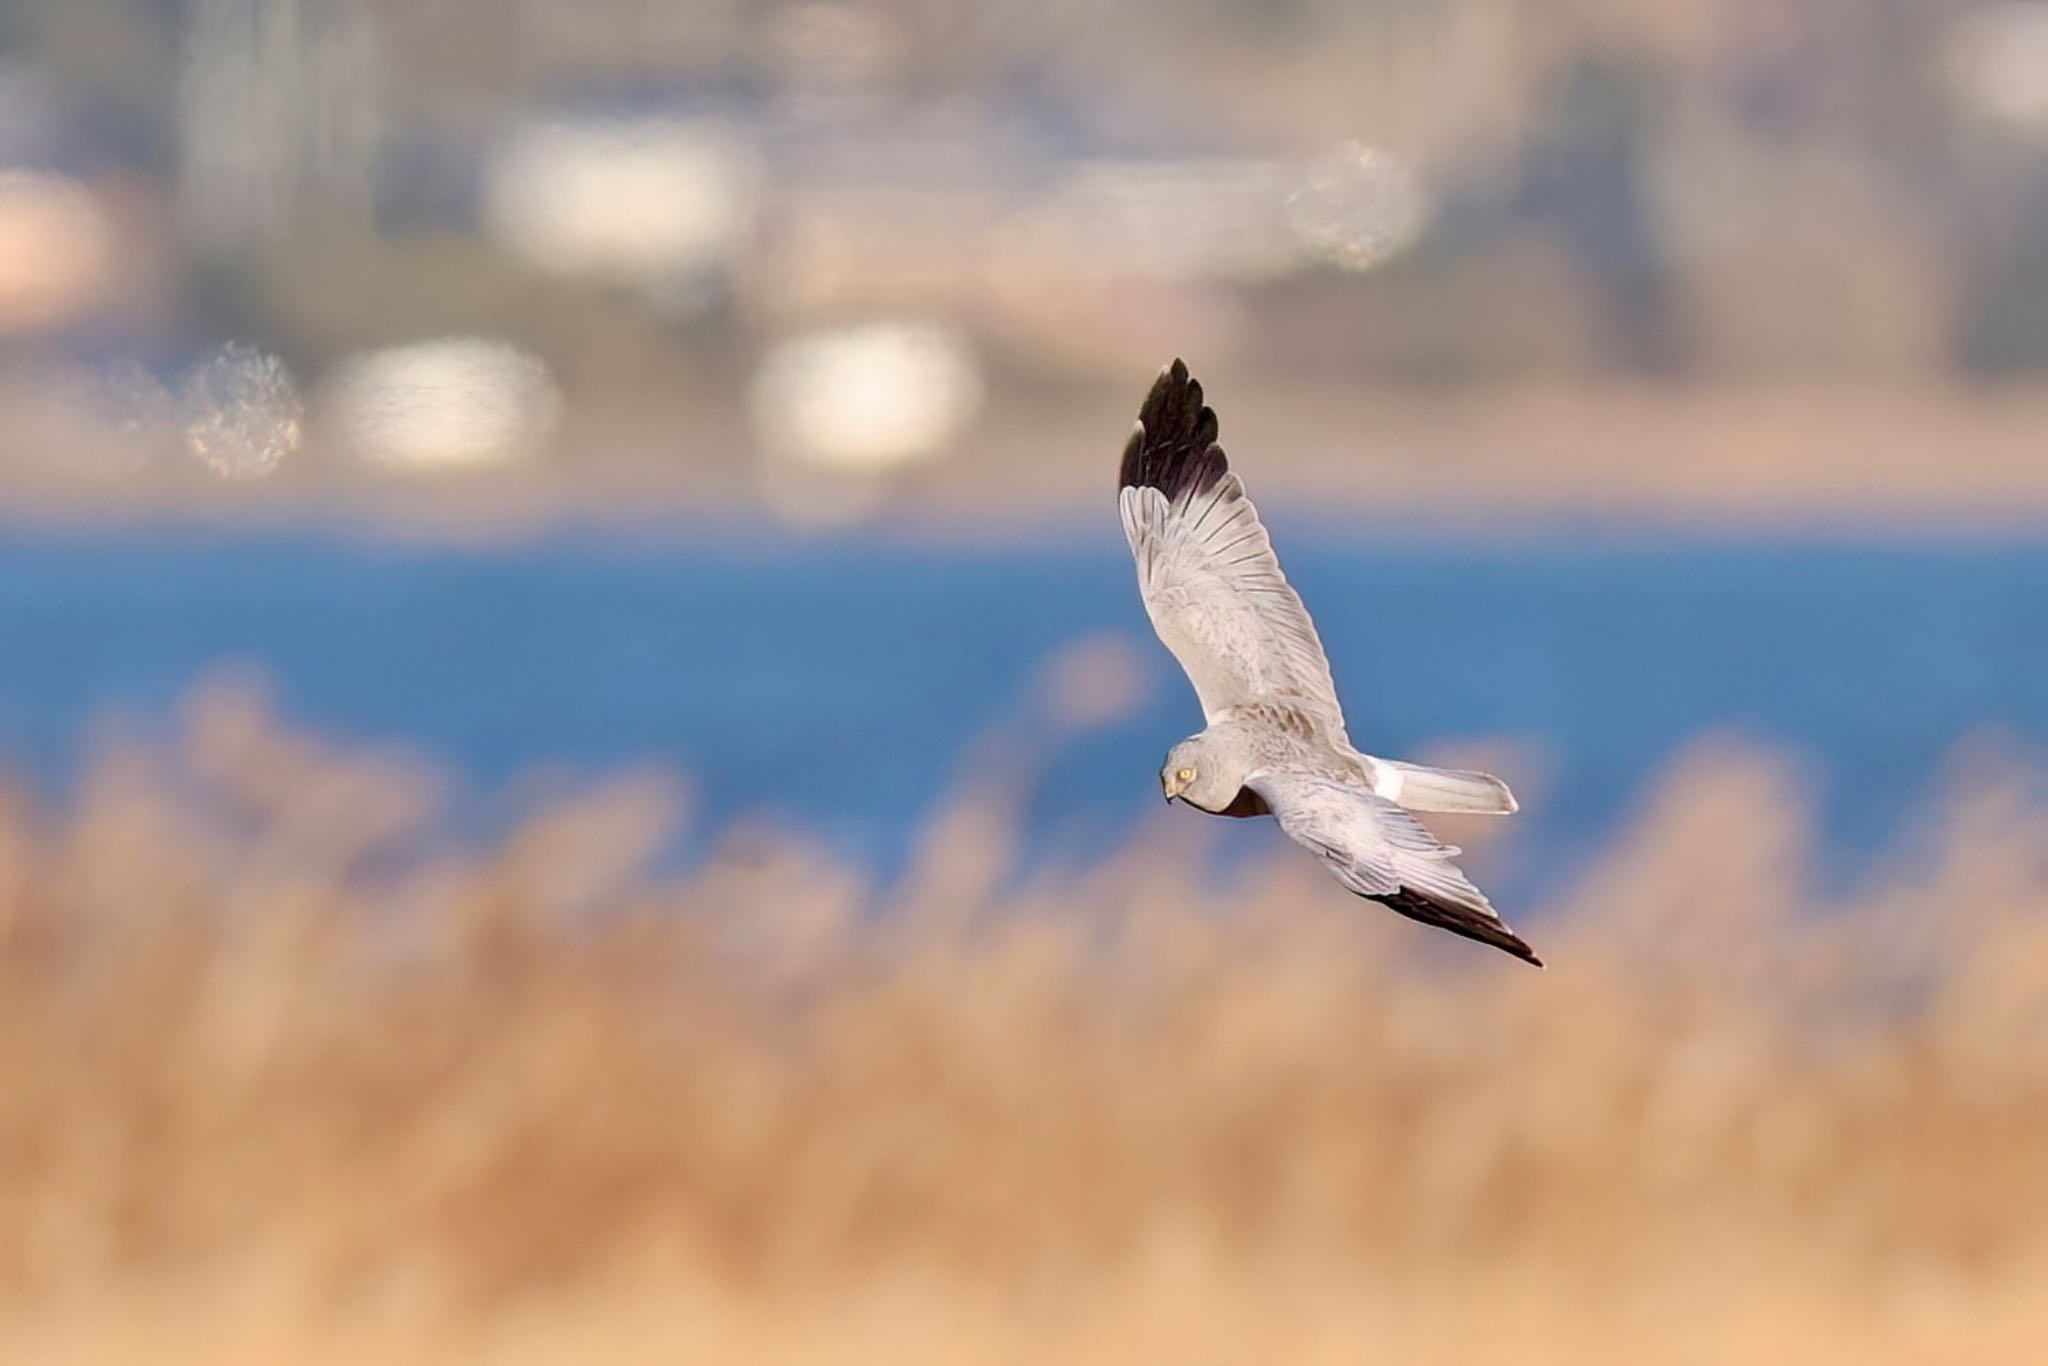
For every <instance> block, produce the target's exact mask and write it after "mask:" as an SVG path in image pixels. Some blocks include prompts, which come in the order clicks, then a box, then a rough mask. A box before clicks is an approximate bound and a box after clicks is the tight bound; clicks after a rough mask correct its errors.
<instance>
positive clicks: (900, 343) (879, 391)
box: [751, 323, 982, 521]
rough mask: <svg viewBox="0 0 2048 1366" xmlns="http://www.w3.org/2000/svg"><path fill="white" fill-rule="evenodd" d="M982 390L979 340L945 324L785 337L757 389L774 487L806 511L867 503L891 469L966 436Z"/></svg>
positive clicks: (788, 506) (766, 476) (847, 512)
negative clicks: (974, 344) (974, 345)
mask: <svg viewBox="0 0 2048 1366" xmlns="http://www.w3.org/2000/svg"><path fill="white" fill-rule="evenodd" d="M981 398H982V379H981V371H980V367H979V365H978V364H977V363H976V361H975V358H974V354H973V352H972V351H971V350H970V349H969V348H968V346H967V344H966V342H965V341H964V339H962V338H961V337H959V336H958V335H957V334H955V333H953V332H952V331H950V330H948V329H946V328H944V327H940V326H937V325H934V324H928V323H927V324H917V323H869V324H866V325H864V326H861V327H856V328H848V329H843V330H839V331H830V332H819V333H814V334H811V335H808V336H803V337H797V338H793V339H791V340H789V341H786V342H783V343H781V344H779V345H777V346H776V347H774V348H773V349H772V350H770V351H769V353H768V355H767V357H766V359H765V360H764V361H763V362H762V364H761V368H760V371H759V373H758V374H757V376H756V377H755V380H754V387H753V392H752V395H751V403H752V408H753V416H754V424H755V428H756V430H757V432H758V433H759V436H760V440H761V445H762V450H763V456H764V462H763V465H762V488H763V491H764V492H765V493H766V495H767V497H768V500H769V502H770V505H771V506H773V507H775V508H776V509H777V510H779V511H782V512H785V513H787V514H789V515H791V516H794V517H797V518H800V519H803V520H825V521H831V520H838V519H839V518H842V517H846V516H853V515H857V514H859V513H860V512H863V511H865V510H867V508H868V507H870V506H871V505H872V504H873V502H874V501H875V499H876V497H877V496H878V494H879V493H880V492H881V489H882V486H883V485H882V481H883V480H885V479H886V478H887V477H888V476H890V475H892V474H894V473H896V472H898V471H900V470H903V469H905V468H908V467H909V466H911V465H914V464H917V463H918V462H920V461H925V460H930V459H933V458H934V457H936V456H938V455H939V454H940V453H941V452H943V451H944V450H945V449H946V448H947V446H948V445H950V444H951V443H952V442H953V441H954V440H956V439H957V438H958V437H959V435H960V433H961V432H962V431H964V430H965V429H966V427H967V424H968V423H969V422H970V421H972V420H973V418H974V415H975V412H976V410H977V409H979V407H980V406H981Z"/></svg>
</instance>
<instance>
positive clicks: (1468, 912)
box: [1245, 772, 1543, 968]
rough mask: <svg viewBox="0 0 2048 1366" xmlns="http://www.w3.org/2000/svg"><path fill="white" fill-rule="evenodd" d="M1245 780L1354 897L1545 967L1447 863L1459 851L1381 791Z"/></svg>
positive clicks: (1306, 780) (1263, 776)
mask: <svg viewBox="0 0 2048 1366" xmlns="http://www.w3.org/2000/svg"><path fill="white" fill-rule="evenodd" d="M1245 786H1247V787H1249V788H1250V789H1251V790H1252V791H1254V792H1256V793H1258V794H1259V796H1260V797H1262V798H1264V799H1265V802H1266V805H1267V806H1269V807H1271V808H1272V810H1273V815H1274V817H1275V818H1276V819H1277V820H1278V821H1279V822H1280V828H1281V829H1282V830H1285V831H1286V832H1287V833H1288V834H1289V835H1290V836H1292V837H1293V838H1294V840H1295V841H1296V842H1297V843H1300V844H1303V845H1306V846H1307V847H1308V848H1310V849H1313V850H1314V851H1315V852H1316V854H1317V855H1318V856H1319V857H1321V859H1322V860H1323V863H1324V865H1325V866H1326V867H1328V868H1329V870H1330V871H1331V872H1332V873H1334V874H1336V876H1337V880H1338V881H1339V882H1341V883H1343V884H1344V885H1345V886H1346V887H1349V888H1350V889H1351V890H1352V891H1354V892H1356V893H1358V895H1360V896H1363V897H1370V898H1371V899H1372V900H1374V901H1378V902H1381V903H1383V904H1385V905H1388V906H1391V907H1393V908H1394V909H1395V910H1397V911H1399V912H1400V913H1401V914H1402V915H1405V916H1407V917H1408V918H1409V919H1410V920H1419V921H1421V922H1422V923H1423V924H1425V925H1436V926H1438V927H1440V928H1442V929H1446V930H1449V931H1450V932H1451V933H1452V934H1460V935H1463V936H1465V938H1467V939H1476V940H1478V941H1479V942H1480V943H1482V944H1491V945H1493V946H1494V947H1495V948H1497V949H1501V950H1503V951H1505V952H1507V953H1511V954H1513V955H1514V956H1515V957H1517V958H1520V959H1522V960H1523V961H1524V962H1528V963H1534V964H1535V965H1536V966H1537V967H1539V968H1540V967H1542V966H1543V960H1542V959H1540V958H1538V957H1537V956H1536V955H1535V953H1534V952H1533V951H1532V950H1531V949H1530V948H1529V946H1528V944H1526V943H1524V942H1523V940H1522V938H1521V936H1519V935H1517V934H1516V933H1515V932H1514V931H1513V930H1511V929H1509V928H1508V927H1507V922H1505V921H1503V920H1502V919H1501V918H1500V915H1499V914H1498V913H1497V912H1496V911H1495V910H1494V909H1493V906H1492V904H1491V903H1489V902H1488V901H1487V899H1486V896H1485V894H1484V893H1482V892H1481V891H1480V890H1479V889H1478V888H1477V887H1474V886H1473V885H1472V883H1471V880H1470V879H1468V878H1467V877H1466V876H1465V875H1464V874H1463V873H1461V872H1459V871H1458V869H1457V867H1456V866H1455V865H1454V864H1452V862H1451V860H1452V859H1453V858H1456V857H1457V854H1458V851H1457V849H1456V848H1454V847H1452V846H1451V845H1448V844H1445V843H1443V842H1442V841H1441V840H1439V839H1437V837H1436V836H1434V835H1432V834H1430V833H1429V831H1428V830H1427V829H1425V828H1424V827H1423V825H1422V822H1420V821H1418V820H1416V819H1415V817H1413V816H1411V815H1409V814H1408V813H1407V812H1406V811H1403V810H1402V809H1401V808H1400V807H1398V806H1396V805H1394V804H1393V803H1392V802H1390V801H1388V800H1386V799H1385V798H1384V797H1377V796H1374V795H1373V794H1372V793H1371V792H1368V791H1366V790H1365V789H1364V788H1358V787H1347V786H1346V785H1344V784H1343V783H1338V782H1331V781H1329V780H1327V779H1323V778H1316V777H1312V776H1308V775H1304V774H1286V773H1270V772H1267V773H1254V774H1252V776H1251V777H1249V778H1247V779H1246V780H1245Z"/></svg>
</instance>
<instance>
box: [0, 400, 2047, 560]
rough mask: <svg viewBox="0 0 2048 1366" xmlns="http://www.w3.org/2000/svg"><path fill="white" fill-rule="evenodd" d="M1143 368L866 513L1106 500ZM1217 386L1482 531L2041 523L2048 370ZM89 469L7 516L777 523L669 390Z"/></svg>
mask: <svg viewBox="0 0 2048 1366" xmlns="http://www.w3.org/2000/svg"><path fill="white" fill-rule="evenodd" d="M1138 379H1142V377H1138ZM1138 379H1134V380H1133V382H1132V383H1131V384H1128V385H1124V386H1119V387H1118V388H1116V389H1114V390H1111V389H1108V388H1106V387H1105V388H1103V389H1099V390H1096V391H1093V392H1090V393H1087V394H1084V395H1080V396H1070V397H1063V398H1062V399H1061V400H1060V401H1057V402H1054V401H1050V400H1048V401H1042V402H1041V401H1034V400H1033V399H1032V398H1030V397H1028V396H1025V395H1013V396H1009V397H1005V396H1003V395H1001V394H997V395H995V396H993V397H992V400H991V403H990V408H989V412H988V414H987V415H986V418H985V420H984V421H983V422H982V423H980V424H979V425H978V426H977V427H976V428H975V429H974V430H973V431H972V432H970V433H968V434H967V435H966V436H965V437H964V438H963V439H962V440H961V441H960V443H959V444H958V446H957V447H956V448H955V449H954V450H953V451H952V452H951V453H950V454H949V455H947V456H946V457H945V458H941V459H937V460H934V461H932V462H930V463H928V464H926V465H923V466H920V467H918V468H916V469H914V470H911V471H908V472H905V473H904V474H902V475H901V476H899V477H895V478H892V479H890V480H888V481H886V482H885V484H884V486H883V489H882V491H881V493H880V495H879V497H878V498H877V500H876V501H875V502H874V503H873V504H872V505H867V506H864V507H863V509H862V515H861V520H865V521H870V522H878V523H880V524H881V525H883V526H885V527H888V528H890V529H892V530H895V531H897V532H904V533H909V534H913V535H931V536H936V537H939V538H942V539H943V538H944V537H946V536H948V535H953V534H959V535H968V536H972V537H977V538H979V537H984V536H987V535H998V536H1001V535H1003V534H1004V533H1006V532H1007V533H1010V534H1013V535H1015V536H1017V537H1019V538H1025V537H1029V536H1031V535H1042V534H1048V533H1056V532H1058V531H1059V530H1060V529H1062V528H1064V527H1067V526H1087V525H1090V524H1092V523H1096V522H1103V521H1104V519H1105V518H1109V522H1110V523H1113V520H1114V519H1113V517H1110V515H1109V513H1108V512H1106V511H1105V509H1108V508H1110V507H1111V506H1112V498H1111V489H1112V488H1113V476H1114V464H1115V457H1116V451H1117V449H1118V446H1119V441H1120V436H1119V434H1120V433H1121V432H1122V431H1123V430H1124V428H1125V427H1126V426H1127V425H1128V422H1129V420H1130V417H1129V413H1130V410H1131V409H1133V408H1134V406H1135V395H1136V394H1137V393H1138V392H1139V390H1140V389H1141V387H1142V385H1141V384H1140V383H1139V382H1138ZM1211 392H1212V394H1213V395H1215V396H1216V402H1217V403H1218V405H1219V407H1220V410H1221V412H1222V414H1223V438H1222V439H1223V444H1224V447H1225V449H1226V450H1227V451H1229V452H1230V453H1231V456H1232V460H1233V463H1234V465H1235V467H1236V468H1237V469H1239V470H1240V471H1241V472H1242V473H1243V475H1244V477H1245V479H1246V482H1247V484H1248V485H1249V487H1250V488H1251V490H1252V492H1253V494H1254V496H1255V497H1256V498H1258V499H1259V500H1261V501H1262V502H1264V503H1266V504H1267V505H1268V506H1270V507H1273V508H1289V507H1292V508H1314V509H1315V510H1316V511H1317V512H1319V513H1321V514H1325V515H1332V516H1341V515H1347V514H1354V513H1355V514H1359V515H1363V516H1366V517H1368V518H1372V519H1376V520H1390V519H1397V518H1398V519H1402V520H1411V519H1412V520H1413V521H1415V522H1417V523H1420V524H1423V525H1426V526H1427V525H1436V526H1442V527H1445V528H1449V529H1456V528H1460V527H1465V528H1471V529H1475V530H1485V529H1488V528H1498V527H1507V528H1515V527H1523V528H1530V529H1534V530H1537V531H1540V530H1542V529H1543V528H1545V527H1552V528H1557V527H1564V528H1573V527H1578V526H1582V525H1584V524H1587V523H1592V524H1598V523H1600V522H1602V521H1607V520H1611V521H1613V522H1614V523H1615V524H1617V525H1628V526H1632V527H1637V528H1641V527H1643V526H1644V525H1645V524H1647V525H1648V526H1651V527H1655V526H1664V527H1667V528H1672V527H1681V528H1688V529H1694V530H1698V531H1702V532H1716V531H1719V532H1728V533H1745V532H1755V531H1770V530H1773V529H1799V530H1827V531H1849V532H1854V531H1865V532H1869V533H1872V534H1879V535H1885V536H1898V535H1906V536H1911V535H1916V534H1936V535H1939V534H1945V533H1998V532H2010V533H2019V532H2031V531H2038V530H2042V529H2048V458H2044V457H2043V455H2042V451H2043V449H2044V444H2043V443H2044V442H2048V387H2041V386H2010V387H1990V388H1982V387H1979V388H1969V387H1963V386H1954V385H1924V386H1914V387H1899V386H1894V385H1876V384H1873V385H1868V386H1850V385H1831V386H1811V385H1803V386H1793V385H1779V386H1740V387H1737V386H1706V387H1701V386H1683V387H1679V386H1672V387H1661V386H1653V387H1644V386H1611V385H1610V386H1577V385H1574V386H1557V387H1552V386H1515V387H1503V388H1487V389H1469V390H1468V389H1449V390H1441V391H1431V390H1416V389H1399V390H1385V389H1371V388H1365V389H1356V390H1344V389H1338V388H1334V387H1332V386H1328V385H1317V386H1308V385H1301V386H1290V385H1288V384H1285V383H1264V384H1253V383H1246V384H1243V385H1241V386H1233V385H1232V383H1231V376H1230V375H1229V373H1228V372H1227V371H1225V372H1222V373H1220V374H1215V375H1212V377H1211ZM180 454H181V453H180ZM81 463H82V464H83V465H84V466H85V469H90V468H92V466H91V465H90V462H81ZM85 469H67V468H66V467H65V465H64V463H63V461H62V460H60V459H57V458H51V459H48V460H43V461H38V462H36V464H35V467H33V468H26V469H25V468H22V462H19V461H17V462H16V465H15V467H14V468H12V469H9V470H4V471H0V498H4V503H0V525H4V524H5V523H6V522H12V523H16V524H27V525H36V524H45V525H76V526H82V527H90V526H95V525H99V526H109V527H120V526H124V525H132V524H135V523H138V522H151V521H158V522H170V523H193V524H198V525H207V524H216V523H222V524H236V523H256V524H262V523H274V524H290V523H293V522H304V523H309V524H328V525H340V526H347V525H361V526H364V527H366V528H369V529H374V530H380V531H390V532H396V533H408V534H416V535H421V536H425V537H428V538H433V537H436V536H448V537H452V538H456V539H466V538H472V537H483V538H489V537H492V536H496V535H518V534H522V533H529V532H534V531H540V530H545V529H547V528H549V527H554V526H559V525H562V524H563V523H565V522H575V521H599V522H604V521H616V522H619V523H624V524H634V523H643V524H644V523H647V522H650V521H660V520H664V519H676V518H703V519H712V520H725V519H733V520H738V521H741V522H744V521H746V520H750V519H751V520H758V521H771V520H778V519H783V520H786V518H781V517H780V516H779V512H778V509H777V508H776V507H775V506H774V504H773V503H772V502H771V501H768V500H765V499H764V496H763V493H762V490H761V487H760V485H759V475H760V470H759V467H758V462H757V460H756V459H755V457H754V456H753V455H752V453H751V447H750V443H749V440H748V436H747V433H746V432H745V431H744V429H742V428H741V427H739V426H737V425H735V424H731V423H713V424H711V425H710V426H709V427H707V425H706V424H705V422H704V421H703V420H702V419H701V418H698V417H693V416H692V413H691V411H690V410H689V408H688V407H687V406H686V405H685V404H681V403H678V404H676V405H675V406H674V407H672V408H668V409H666V410H664V409H661V408H653V409H648V408H644V407H643V409H642V410H640V411H638V412H620V413H617V414H615V415H613V416H612V417H610V418H595V417H593V418H587V419H585V420H582V421H578V422H572V423H571V424H569V426H568V427H567V428H566V429H565V430H564V431H563V432H562V433H561V434H560V436H559V437H558V438H557V440H556V442H555V443H554V445H553V446H552V447H551V448H550V449H549V450H548V452H547V453H546V454H545V455H544V456H542V457H540V458H537V459H534V460H531V461H528V462H525V463H522V464H519V465H516V466H510V467H506V468H501V469H491V470H480V471H475V472H465V473H463V474H462V475H460V476H459V477H457V476H443V477H433V476H420V475H416V474H415V475H409V476H408V475H397V474H387V475H379V474H378V473H377V472H375V471H366V470H364V469H363V468H361V467H360V466H358V465H355V464H354V463H353V462H349V461H346V460H344V459H342V458H340V457H339V456H337V455H336V454H335V453H334V452H332V451H328V450H324V449H323V448H322V447H320V446H319V445H317V444H315V445H313V446H311V447H309V448H308V449H306V450H303V451H300V452H298V453H296V454H295V455H293V456H292V457H291V458H290V459H288V460H286V461H284V462H282V463H281V464H280V466H279V468H278V469H277V470H276V472H275V473H274V474H272V475H271V476H270V477H268V478H266V479H263V480H260V481H250V482H245V483H229V482H224V481H222V480H220V479H218V478H216V477H214V476H212V475H211V474H210V473H209V472H207V471H206V470H205V469H204V468H203V467H202V466H200V465H199V464H198V463H197V462H196V461H190V462H188V461H183V460H180V459H179V458H177V455H175V454H174V455H169V456H165V457H164V458H162V459H160V460H158V461H157V462H155V463H154V464H153V465H151V466H150V467H148V468H145V469H142V470H139V471H136V472H133V473H129V474H124V475H122V476H121V477H117V478H108V477H94V476H92V475H90V474H88V473H86V472H85ZM802 521H803V519H802V518H799V519H798V522H799V524H801V522H802ZM826 524H827V525H831V524H833V522H832V521H831V520H829V519H828V521H827V523H826ZM1105 524H1109V523H1105Z"/></svg>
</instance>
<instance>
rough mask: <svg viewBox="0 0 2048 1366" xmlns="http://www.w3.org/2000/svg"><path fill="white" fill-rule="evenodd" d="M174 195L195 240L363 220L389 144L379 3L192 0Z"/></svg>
mask: <svg viewBox="0 0 2048 1366" xmlns="http://www.w3.org/2000/svg"><path fill="white" fill-rule="evenodd" d="M183 12H184V21H183V32H182V35H181V67H180V71H179V85H178V151H179V167H178V199H179V206H180V209H181V211H182V215H183V218H184V222H185V225H186V231H187V233H188V234H189V235H190V237H191V239H192V242H193V243H194V245H195V246H197V247H200V248H202V249H207V250H213V251H232V250H236V249H238V248H243V247H250V246H257V245H261V244H263V243H266V242H269V241H273V240H275V239H276V238H278V237H279V236H281V235H283V234H286V233H291V232H295V231H300V230H303V229H304V228H305V227H307V226H308V225H309V224H311V223H313V222H315V221H317V222H319V223H321V224H323V225H327V226H330V227H331V226H332V225H335V224H337V223H339V224H343V225H362V226H367V224H368V222H369V219H370V215H371V210H372V207H373V203H374V199H373V190H374V184H373V182H374V178H375V175H376V170H377V162H378V153H379V151H380V148H381V145H382V138H383V131H384V130H383V127H382V117H381V104H382V102H381V98H380V89H381V85H382V76H383V69H382V65H381V61H380V54H379V51H378V44H377V32H376V27H375V10H374V9H373V7H372V6H370V5H366V4H362V3H359V2H358V0H190V3H188V4H187V5H186V6H185V7H184V11H183Z"/></svg>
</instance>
